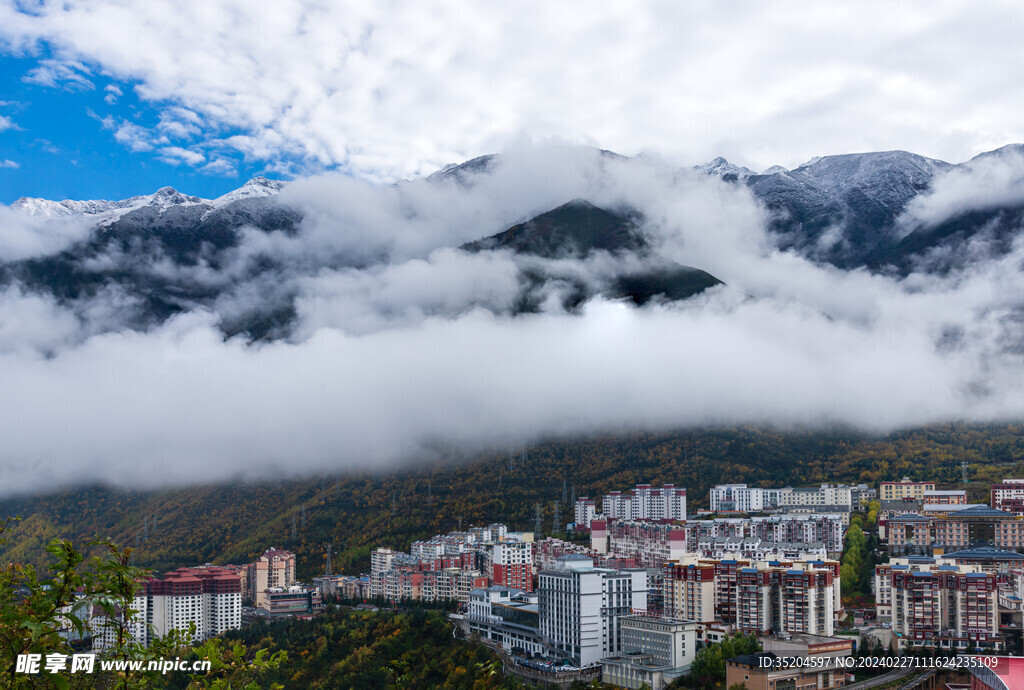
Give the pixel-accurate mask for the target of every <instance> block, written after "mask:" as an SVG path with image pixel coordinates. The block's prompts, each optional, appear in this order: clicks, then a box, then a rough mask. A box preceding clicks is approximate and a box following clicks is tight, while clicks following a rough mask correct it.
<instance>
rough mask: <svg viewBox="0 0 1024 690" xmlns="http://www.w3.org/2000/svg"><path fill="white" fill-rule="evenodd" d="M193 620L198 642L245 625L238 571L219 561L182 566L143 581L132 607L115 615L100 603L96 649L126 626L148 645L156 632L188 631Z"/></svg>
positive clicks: (92, 622)
mask: <svg viewBox="0 0 1024 690" xmlns="http://www.w3.org/2000/svg"><path fill="white" fill-rule="evenodd" d="M193 625H194V626H195V632H194V634H193V636H192V641H194V642H199V641H202V640H206V639H208V638H210V637H213V636H215V635H220V634H221V633H223V632H225V631H227V630H236V629H238V628H240V627H241V626H242V583H241V577H240V576H239V575H238V573H237V572H236V571H234V570H231V569H229V568H223V567H218V566H199V567H195V568H178V569H177V570H174V571H172V572H169V573H166V574H165V575H164V577H163V579H159V578H155V577H152V578H149V579H147V580H145V581H140V582H139V583H138V587H137V590H136V594H135V597H134V598H133V600H132V604H131V606H130V610H129V611H127V612H124V611H119V610H118V611H115V612H114V617H113V618H112V617H111V616H110V614H109V613H108V612H107V611H104V610H102V609H99V608H97V609H96V610H94V611H93V612H92V618H91V620H90V629H91V630H92V644H93V650H94V651H96V652H101V651H103V650H105V649H108V648H110V647H111V646H113V645H114V643H115V640H116V636H117V630H118V628H119V627H122V626H123V627H124V628H125V630H126V632H128V634H129V635H130V636H131V637H132V638H133V639H134V640H135V641H136V642H139V643H140V644H143V645H148V644H149V643H150V642H151V641H152V639H153V637H154V636H156V637H164V636H166V635H168V634H169V633H170V632H171V631H172V630H180V631H183V632H188V630H189V628H190V626H193Z"/></svg>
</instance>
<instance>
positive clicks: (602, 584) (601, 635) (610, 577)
mask: <svg viewBox="0 0 1024 690" xmlns="http://www.w3.org/2000/svg"><path fill="white" fill-rule="evenodd" d="M558 561H559V567H558V569H556V570H545V571H541V573H540V575H539V586H538V590H537V591H538V595H539V598H538V605H539V625H540V633H541V635H542V636H543V637H544V638H545V639H546V640H549V641H550V642H551V643H552V645H553V646H554V648H555V649H557V650H559V651H560V652H561V653H562V654H564V655H566V656H567V657H569V658H571V659H572V660H573V661H574V662H575V664H576V665H578V666H589V665H591V664H596V663H598V662H599V661H600V660H601V659H602V658H604V657H611V656H614V655H616V654H618V653H619V651H620V649H621V635H620V628H619V621H620V619H622V618H623V617H625V616H628V615H630V614H632V613H633V612H635V611H646V610H647V571H645V570H620V571H616V570H609V569H607V568H595V567H594V561H593V559H591V558H587V557H586V556H582V555H569V556H562V557H561V558H560V559H558Z"/></svg>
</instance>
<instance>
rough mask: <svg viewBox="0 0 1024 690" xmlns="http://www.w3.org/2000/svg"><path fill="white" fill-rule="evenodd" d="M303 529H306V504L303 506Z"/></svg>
mask: <svg viewBox="0 0 1024 690" xmlns="http://www.w3.org/2000/svg"><path fill="white" fill-rule="evenodd" d="M302 529H306V504H305V503H303V504H302Z"/></svg>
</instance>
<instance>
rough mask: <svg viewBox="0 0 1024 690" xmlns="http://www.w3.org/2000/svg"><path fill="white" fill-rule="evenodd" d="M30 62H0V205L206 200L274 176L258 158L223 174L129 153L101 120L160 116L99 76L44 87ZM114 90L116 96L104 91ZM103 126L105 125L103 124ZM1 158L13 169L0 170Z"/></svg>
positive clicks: (148, 122)
mask: <svg viewBox="0 0 1024 690" xmlns="http://www.w3.org/2000/svg"><path fill="white" fill-rule="evenodd" d="M37 62H38V61H37V60H36V59H32V58H16V57H9V56H8V57H3V58H0V84H3V90H2V92H0V101H2V102H3V105H0V117H3V118H5V120H3V121H2V122H5V123H8V124H7V126H6V128H5V129H3V130H2V131H0V203H6V204H9V203H11V202H12V201H14V200H15V199H17V198H19V197H22V196H31V197H43V198H47V199H57V200H60V199H123V198H126V197H129V196H134V195H137V194H150V193H152V192H154V191H155V190H157V189H159V188H160V187H164V186H168V185H169V186H172V187H174V188H175V189H177V190H179V191H182V192H185V193H188V194H194V195H197V196H201V197H206V198H213V197H217V196H219V195H221V194H224V193H225V192H228V191H230V190H232V189H235V188H236V187H238V186H240V185H241V184H242V183H243V182H245V181H246V180H248V179H250V178H251V177H254V176H255V175H260V174H266V175H267V176H268V177H280V175H278V174H275V173H273V172H268V171H267V169H266V166H265V165H264V164H263V163H262V162H261V161H248V162H247V161H245V160H244V158H243V156H241V155H235V156H231V157H230V160H231V162H232V164H233V170H231V171H229V172H227V174H223V173H221V174H209V173H205V174H204V173H203V172H201V171H200V170H198V169H197V168H195V167H192V166H189V165H187V164H185V163H183V162H179V163H178V164H177V165H172V164H170V163H167V162H165V161H164V160H162V157H165V156H161V154H160V153H159V150H157V149H151V150H148V151H147V150H142V151H133V150H131V147H130V146H125V145H124V144H122V143H119V142H118V141H116V140H115V137H114V134H115V133H114V131H112V130H111V129H110V128H109V127H105V126H104V122H103V121H104V119H105V118H113V121H115V122H119V121H124V120H129V121H132V122H137V123H139V124H140V125H142V126H145V127H152V126H155V125H156V124H157V123H158V121H159V119H160V111H159V109H158V108H157V107H153V106H151V105H149V104H147V103H145V102H143V101H140V99H139V98H138V97H137V96H136V93H135V89H134V88H133V86H132V85H131V84H126V83H117V82H115V81H113V80H111V79H109V78H104V77H102V76H90V77H89V78H88V81H89V82H91V84H92V86H91V87H89V86H87V85H86V84H84V83H82V84H81V85H80V86H79V85H76V84H75V83H72V84H70V85H69V84H63V85H56V86H46V85H42V84H38V83H33V82H31V81H28V80H27V78H26V75H28V74H29V73H30V72H31V71H32V70H33V68H35V67H36V65H37ZM111 85H113V87H115V88H116V89H117V91H119V92H120V95H116V94H117V91H112V90H107V87H108V86H111ZM108 122H110V120H108ZM5 161H11V162H13V163H15V164H16V165H17V167H13V166H10V165H8V166H4V165H3V164H4V162H5Z"/></svg>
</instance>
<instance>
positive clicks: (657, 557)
mask: <svg viewBox="0 0 1024 690" xmlns="http://www.w3.org/2000/svg"><path fill="white" fill-rule="evenodd" d="M596 522H598V523H602V521H596ZM592 524H593V523H592ZM602 524H603V523H602ZM603 534H604V530H600V529H598V530H592V531H591V544H590V546H591V548H592V549H593V550H595V551H598V552H599V553H612V554H615V555H618V556H626V557H632V558H634V559H635V560H636V562H637V564H638V565H639V566H642V567H647V568H660V567H661V566H662V565H663V564H664V563H665V562H666V561H671V560H678V559H679V558H681V557H682V556H683V554H684V553H686V529H685V527H684V526H683V525H681V524H676V523H675V522H674V521H668V520H666V521H662V522H654V521H650V520H612V521H610V524H608V526H607V539H606V540H605V539H603V538H602V536H601V535H603ZM601 546H606V549H607V550H606V551H601V549H600V548H599V547H601Z"/></svg>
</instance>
